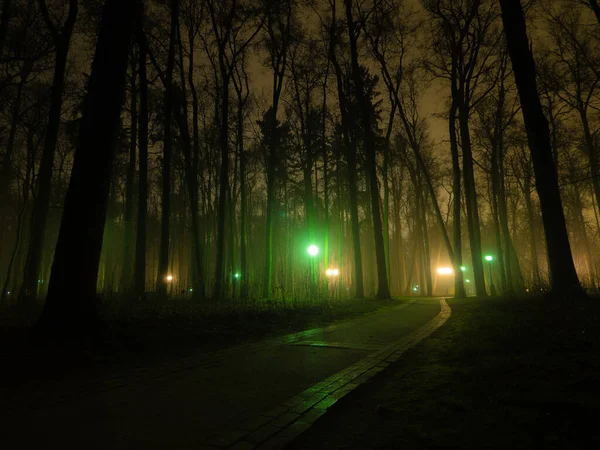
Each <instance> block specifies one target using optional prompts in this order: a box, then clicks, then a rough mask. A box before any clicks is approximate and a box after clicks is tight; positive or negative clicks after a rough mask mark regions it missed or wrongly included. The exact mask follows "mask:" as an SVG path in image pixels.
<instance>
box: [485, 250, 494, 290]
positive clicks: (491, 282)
mask: <svg viewBox="0 0 600 450" xmlns="http://www.w3.org/2000/svg"><path fill="white" fill-rule="evenodd" d="M485 260H486V261H487V262H488V268H489V269H490V295H496V286H494V279H493V278H492V261H493V260H494V257H493V256H492V255H485Z"/></svg>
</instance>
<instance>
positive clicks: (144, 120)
mask: <svg viewBox="0 0 600 450" xmlns="http://www.w3.org/2000/svg"><path fill="white" fill-rule="evenodd" d="M137 35H138V48H139V78H140V114H139V120H138V122H139V146H140V155H139V181H138V183H139V185H138V208H137V212H138V214H137V224H136V239H135V262H134V272H133V279H134V281H133V286H134V291H135V293H136V294H137V295H138V296H142V295H144V294H145V292H146V222H147V217H148V120H149V117H148V115H149V113H148V79H147V75H146V52H147V45H148V43H147V41H146V36H145V35H144V34H143V31H142V30H141V27H140V29H139V30H138V32H137Z"/></svg>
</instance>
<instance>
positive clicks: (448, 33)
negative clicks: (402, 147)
mask: <svg viewBox="0 0 600 450" xmlns="http://www.w3.org/2000/svg"><path fill="white" fill-rule="evenodd" d="M423 5H424V7H425V9H426V10H427V11H428V13H429V14H430V15H431V17H432V18H434V20H435V21H436V26H435V31H434V32H435V33H438V34H437V36H436V38H435V39H434V43H433V47H434V50H435V53H434V58H430V59H429V60H428V61H427V66H428V68H429V70H431V71H432V73H434V74H435V75H436V76H438V77H442V78H445V79H447V80H449V81H450V87H451V95H452V108H451V109H452V111H451V114H450V120H452V118H453V117H454V116H455V117H456V118H457V119H458V125H459V127H458V130H457V131H458V134H459V137H460V146H461V149H462V156H463V158H462V162H463V167H462V174H463V182H464V191H465V202H466V206H467V225H468V230H469V242H470V245H471V263H472V265H473V277H474V281H475V290H476V292H477V295H480V296H483V295H486V290H485V276H484V271H483V255H482V250H481V230H480V219H479V208H478V204H477V191H476V186H475V174H474V164H473V149H472V144H471V131H470V125H469V118H470V116H471V113H472V111H473V110H474V109H475V107H476V105H477V103H478V102H479V101H481V100H482V99H483V98H485V96H486V94H487V91H488V90H489V87H482V84H483V82H484V81H485V79H484V74H485V73H486V72H487V70H488V64H489V60H490V58H491V56H492V55H493V51H494V47H495V45H496V43H497V39H498V37H497V36H498V33H496V31H495V29H494V26H493V24H494V21H495V19H496V17H497V14H496V7H495V4H494V2H491V1H487V0H473V1H468V2H459V3H457V2H454V1H452V0H423ZM455 131H456V130H451V135H452V134H454V133H455ZM451 145H453V144H451ZM454 198H455V200H456V199H457V198H458V196H457V195H456V193H455V196H454Z"/></svg>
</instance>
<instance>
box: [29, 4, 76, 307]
mask: <svg viewBox="0 0 600 450" xmlns="http://www.w3.org/2000/svg"><path fill="white" fill-rule="evenodd" d="M40 6H43V8H45V3H44V2H43V1H42V0H40ZM77 13H78V5H77V1H71V2H70V4H69V14H68V17H67V20H66V21H65V25H64V27H63V29H62V30H61V31H60V32H59V31H58V30H57V29H56V28H55V27H54V26H53V25H52V24H51V22H50V19H47V24H48V27H49V28H50V30H51V33H52V34H53V36H54V43H55V45H56V62H55V65H54V76H53V79H52V88H51V91H50V92H51V93H50V111H49V115H48V128H47V129H46V141H45V143H44V149H43V151H42V160H41V162H40V168H39V171H38V196H37V199H36V202H35V204H34V207H33V216H32V224H31V231H30V238H29V248H28V251H27V259H26V262H25V270H24V274H23V286H22V288H21V293H20V295H21V297H22V299H23V300H24V301H25V302H26V303H31V302H33V301H34V300H35V296H36V294H37V287H38V283H37V280H38V277H39V272H40V262H41V259H42V251H43V248H44V233H45V231H46V221H47V218H48V209H49V207H50V194H51V190H52V171H53V166H54V154H55V152H56V144H57V142H58V134H59V131H60V119H61V111H62V102H63V98H62V97H63V92H64V89H65V70H66V67H67V55H68V53H69V46H70V44H71V36H72V34H73V28H74V26H75V20H76V18H77ZM46 14H47V10H46ZM53 27H54V28H53Z"/></svg>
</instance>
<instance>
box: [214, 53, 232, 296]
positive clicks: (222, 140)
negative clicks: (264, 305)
mask: <svg viewBox="0 0 600 450" xmlns="http://www.w3.org/2000/svg"><path fill="white" fill-rule="evenodd" d="M223 57H224V55H220V56H219V58H220V59H221V58H223ZM220 64H221V65H222V66H221V123H220V127H219V147H220V150H221V171H220V183H219V210H218V213H217V217H218V225H217V264H216V268H215V300H217V301H219V300H221V296H222V294H223V291H224V289H223V288H224V286H223V285H224V283H225V271H224V267H225V214H226V206H227V191H228V189H229V73H228V71H227V70H226V69H225V62H224V61H222V62H221V63H220Z"/></svg>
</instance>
